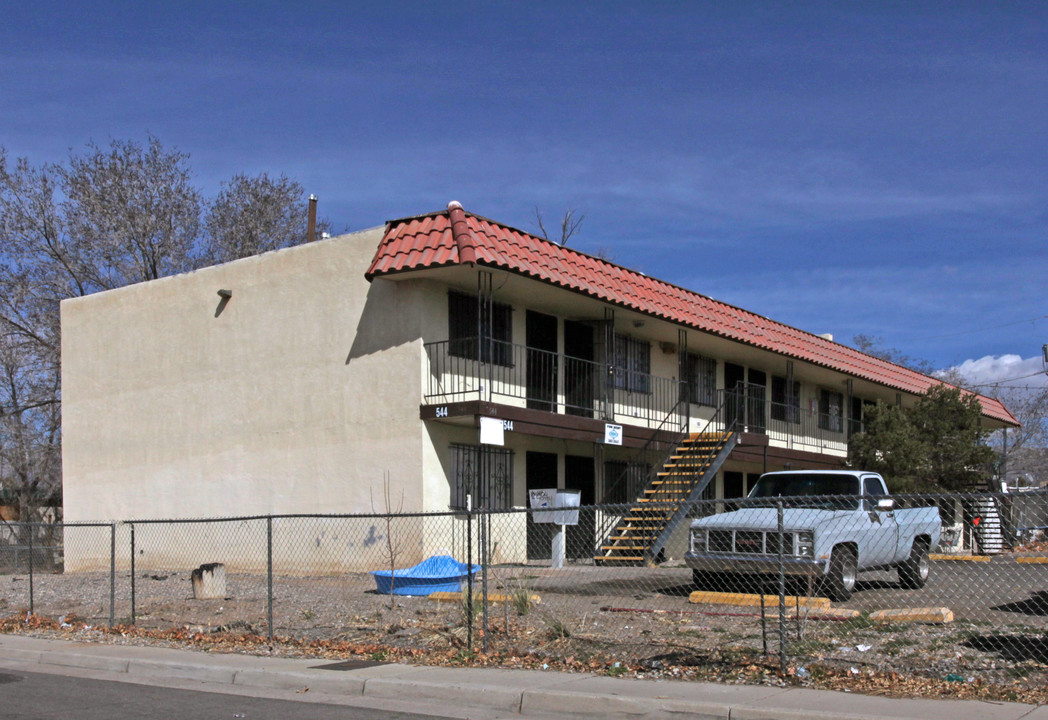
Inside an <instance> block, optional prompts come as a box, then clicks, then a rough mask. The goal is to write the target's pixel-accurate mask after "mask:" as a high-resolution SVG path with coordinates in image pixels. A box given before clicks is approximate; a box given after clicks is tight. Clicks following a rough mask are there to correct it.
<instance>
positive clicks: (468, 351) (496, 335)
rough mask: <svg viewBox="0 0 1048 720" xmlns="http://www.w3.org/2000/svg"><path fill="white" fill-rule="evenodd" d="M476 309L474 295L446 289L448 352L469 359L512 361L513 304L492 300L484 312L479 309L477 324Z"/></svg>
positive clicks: (498, 363)
mask: <svg viewBox="0 0 1048 720" xmlns="http://www.w3.org/2000/svg"><path fill="white" fill-rule="evenodd" d="M477 313H478V308H477V296H476V295H467V294H465V293H460V292H454V291H452V292H449V293H448V340H449V341H450V342H449V351H450V353H451V354H452V355H453V356H455V357H461V358H467V359H469V360H477V359H478V358H479V359H480V361H481V362H491V363H494V364H496V365H507V366H508V365H512V364H513V346H512V345H511V344H510V341H511V339H512V336H513V326H512V322H513V314H512V308H510V306H509V305H506V304H504V303H497V302H492V303H491V305H490V312H488V308H484V312H482V313H480V322H479V324H478V322H477ZM478 332H479V333H480V334H479V336H478V334H477V333H478Z"/></svg>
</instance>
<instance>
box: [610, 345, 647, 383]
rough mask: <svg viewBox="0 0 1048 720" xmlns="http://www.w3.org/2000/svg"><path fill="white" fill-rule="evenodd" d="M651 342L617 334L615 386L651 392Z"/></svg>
mask: <svg viewBox="0 0 1048 720" xmlns="http://www.w3.org/2000/svg"><path fill="white" fill-rule="evenodd" d="M650 373H651V343H649V342H647V341H645V340H636V339H634V338H631V337H630V336H628V335H615V370H614V380H615V387H616V388H617V389H619V390H628V391H630V392H642V393H646V392H650V388H651V375H650Z"/></svg>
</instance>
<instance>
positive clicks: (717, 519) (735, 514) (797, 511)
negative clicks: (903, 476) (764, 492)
mask: <svg viewBox="0 0 1048 720" xmlns="http://www.w3.org/2000/svg"><path fill="white" fill-rule="evenodd" d="M854 514H855V511H854V510H817V509H813V508H786V509H784V510H783V511H782V525H783V530H785V531H787V532H796V531H799V530H814V529H816V528H817V527H819V526H820V525H824V524H826V523H832V522H840V523H844V522H846V521H847V520H848V519H850V518H851V517H852V516H853V515H854ZM778 527H779V519H778V510H777V509H776V508H743V509H742V510H734V511H732V512H726V513H720V514H719V515H710V516H709V517H704V518H699V519H698V520H693V521H692V523H691V528H692V529H693V530H770V531H774V530H776V529H778Z"/></svg>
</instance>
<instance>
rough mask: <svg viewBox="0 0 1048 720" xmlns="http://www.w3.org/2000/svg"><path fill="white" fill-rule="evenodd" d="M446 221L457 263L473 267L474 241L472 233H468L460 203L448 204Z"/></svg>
mask: <svg viewBox="0 0 1048 720" xmlns="http://www.w3.org/2000/svg"><path fill="white" fill-rule="evenodd" d="M448 219H449V220H451V237H452V238H453V239H454V241H455V247H456V248H458V255H459V262H460V263H469V264H470V265H473V264H474V263H475V262H477V247H476V241H475V240H474V239H473V233H472V232H470V229H469V222H468V221H467V220H466V211H465V210H463V209H462V203H460V202H457V201H455V200H452V201H451V202H449V203H448Z"/></svg>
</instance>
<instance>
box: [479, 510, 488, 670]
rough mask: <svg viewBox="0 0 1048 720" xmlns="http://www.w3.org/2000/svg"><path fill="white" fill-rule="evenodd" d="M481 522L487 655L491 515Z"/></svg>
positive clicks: (481, 568) (485, 515) (481, 583)
mask: <svg viewBox="0 0 1048 720" xmlns="http://www.w3.org/2000/svg"><path fill="white" fill-rule="evenodd" d="M479 520H480V523H481V526H480V532H481V541H480V592H481V595H482V597H483V600H482V602H483V603H484V604H483V605H482V608H483V613H484V616H483V627H484V643H483V649H484V653H485V654H486V653H487V652H488V562H489V560H490V558H489V557H488V550H489V545H490V543H491V539H490V537H489V534H490V532H491V515H490V513H485V514H484V515H481V516H480V518H479Z"/></svg>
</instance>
